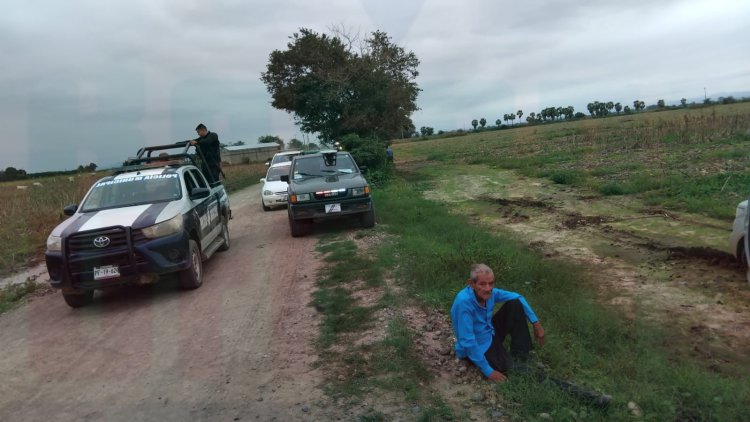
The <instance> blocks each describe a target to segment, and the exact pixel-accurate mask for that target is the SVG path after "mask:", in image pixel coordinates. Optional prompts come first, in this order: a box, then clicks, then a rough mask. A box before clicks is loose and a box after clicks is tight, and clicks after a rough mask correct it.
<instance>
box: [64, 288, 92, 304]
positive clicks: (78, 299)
mask: <svg viewBox="0 0 750 422" xmlns="http://www.w3.org/2000/svg"><path fill="white" fill-rule="evenodd" d="M62 295H63V299H65V303H67V304H68V306H70V307H71V308H82V307H84V306H86V305H90V304H91V302H93V301H94V291H93V290H84V291H83V293H63V294H62Z"/></svg>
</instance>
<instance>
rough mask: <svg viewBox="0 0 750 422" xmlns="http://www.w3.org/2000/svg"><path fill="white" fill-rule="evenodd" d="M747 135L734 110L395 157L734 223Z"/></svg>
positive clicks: (421, 145)
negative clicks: (482, 168)
mask: <svg viewBox="0 0 750 422" xmlns="http://www.w3.org/2000/svg"><path fill="white" fill-rule="evenodd" d="M748 131H750V103H736V104H728V105H716V106H712V107H707V108H701V109H678V110H667V111H663V112H659V113H641V114H635V115H623V116H619V117H609V118H607V119H586V120H581V121H576V122H560V123H557V124H548V125H538V126H525V127H519V128H516V129H512V130H505V131H494V132H484V133H471V134H468V135H464V136H461V137H457V138H455V137H454V138H443V139H435V140H428V141H421V142H410V143H403V144H400V145H398V149H397V151H396V154H397V157H398V158H397V159H398V160H399V161H410V160H424V159H425V158H426V159H427V160H428V161H439V162H444V163H455V164H486V165H488V166H492V167H498V168H503V169H512V170H516V171H518V172H519V173H520V174H522V175H525V176H529V177H544V178H548V179H550V180H552V181H554V182H555V183H558V184H562V185H570V186H574V187H586V188H590V189H592V190H594V191H596V192H598V193H599V194H600V195H602V196H613V195H626V196H627V195H637V196H639V197H641V198H643V200H644V201H645V203H646V204H647V205H652V206H659V207H664V208H669V209H675V210H684V211H688V212H692V213H698V214H703V215H706V216H709V217H714V218H720V219H724V220H731V218H732V217H733V216H734V210H735V207H736V205H737V203H738V202H739V201H741V200H742V199H743V198H746V197H747V194H748V186H750V173H748V172H747V168H748V166H750V154H748V151H749V150H750V147H749V146H748V145H749V144H750V133H748Z"/></svg>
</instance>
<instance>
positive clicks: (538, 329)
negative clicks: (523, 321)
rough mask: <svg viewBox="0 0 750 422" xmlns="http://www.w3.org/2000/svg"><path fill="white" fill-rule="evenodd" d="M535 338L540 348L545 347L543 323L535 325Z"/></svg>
mask: <svg viewBox="0 0 750 422" xmlns="http://www.w3.org/2000/svg"><path fill="white" fill-rule="evenodd" d="M534 337H536V341H537V342H538V343H539V347H544V328H542V323H541V322H539V321H537V322H535V323H534Z"/></svg>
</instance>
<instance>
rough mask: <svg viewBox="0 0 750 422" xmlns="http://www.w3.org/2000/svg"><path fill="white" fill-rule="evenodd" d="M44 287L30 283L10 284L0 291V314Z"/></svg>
mask: <svg viewBox="0 0 750 422" xmlns="http://www.w3.org/2000/svg"><path fill="white" fill-rule="evenodd" d="M43 288H44V287H43V286H42V285H40V284H37V283H34V282H32V281H27V282H25V283H21V284H11V285H9V286H6V287H4V288H2V289H0V314H2V313H3V312H6V311H8V310H10V309H12V308H13V307H14V306H16V305H17V304H19V303H20V302H21V301H23V300H24V299H25V298H26V297H28V296H29V295H31V294H33V293H34V292H37V291H39V290H41V289H43Z"/></svg>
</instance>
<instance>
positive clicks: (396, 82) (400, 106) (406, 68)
mask: <svg viewBox="0 0 750 422" xmlns="http://www.w3.org/2000/svg"><path fill="white" fill-rule="evenodd" d="M350 41H351V40H350V39H348V38H346V37H343V39H342V36H339V35H333V36H331V35H326V34H318V33H316V32H314V31H312V30H310V29H305V28H302V29H300V31H299V33H295V34H293V35H292V36H291V37H290V41H289V43H288V44H287V49H286V50H284V51H280V50H275V51H273V52H272V53H271V55H270V57H269V61H268V65H267V67H266V71H265V72H263V73H262V74H261V80H262V81H263V83H264V84H265V85H266V89H267V90H268V92H269V93H270V94H271V97H272V99H273V101H272V103H271V104H272V105H273V106H274V107H276V108H278V109H281V110H286V111H287V112H289V113H292V114H294V117H295V121H296V123H297V124H298V125H299V126H300V127H301V129H302V130H303V131H304V132H308V133H313V132H317V133H318V137H319V138H320V139H321V140H322V141H324V142H332V141H334V140H336V139H339V138H340V137H341V136H343V135H346V134H356V135H359V136H360V137H362V138H378V139H386V138H392V137H398V136H401V133H402V132H403V131H404V130H413V128H414V125H413V123H412V121H411V115H412V113H413V112H414V111H416V110H417V105H416V100H417V95H418V94H419V91H420V89H419V87H418V86H417V83H416V82H415V80H416V77H417V76H418V75H419V72H418V71H417V67H418V66H419V60H418V59H417V56H416V55H415V54H414V53H413V52H410V51H406V50H404V49H403V48H402V47H399V46H398V45H396V44H394V43H393V42H392V41H391V38H390V37H389V36H388V35H387V34H386V33H385V32H381V31H375V32H373V33H371V34H370V35H369V36H368V37H367V38H366V39H364V40H363V42H362V44H361V45H359V46H356V45H354V44H355V43H352V42H350Z"/></svg>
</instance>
